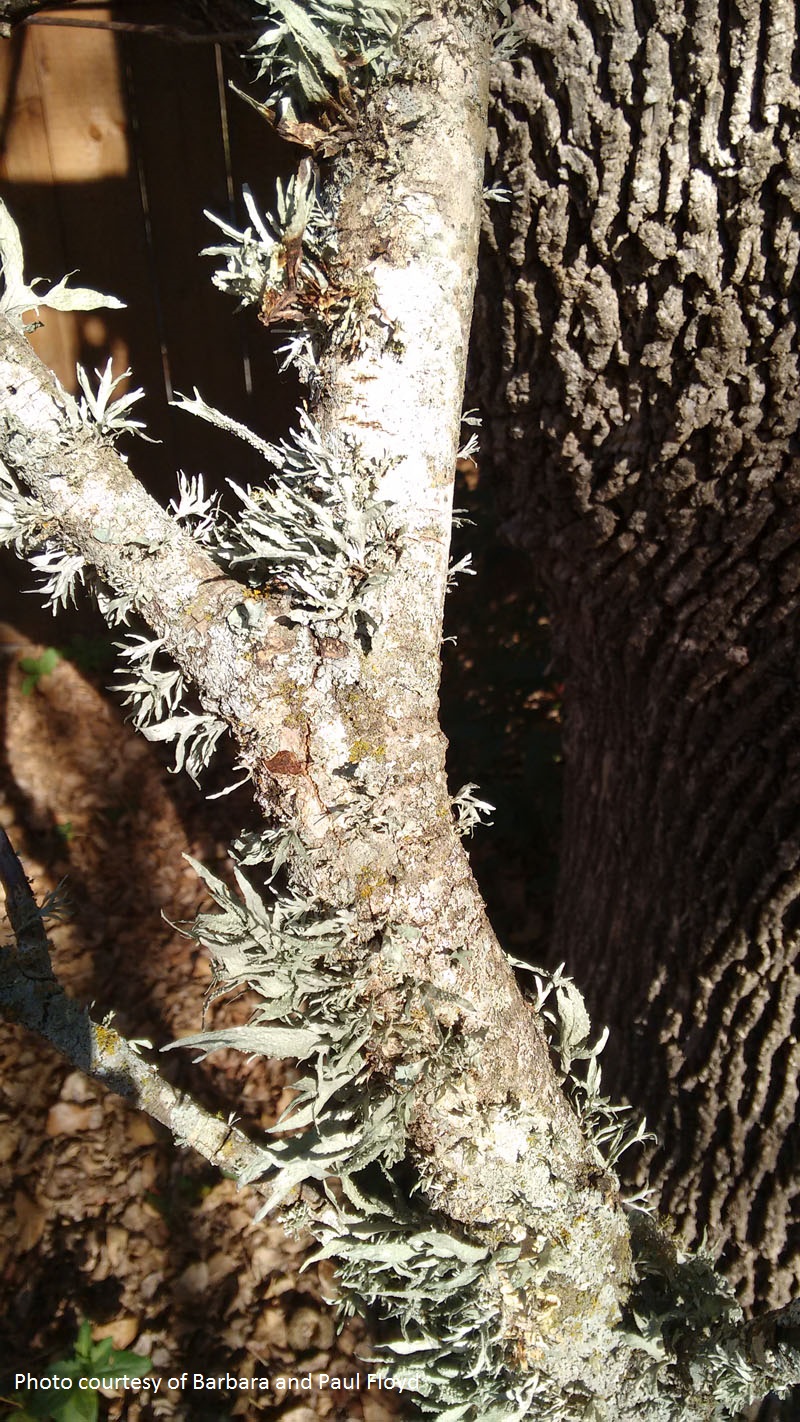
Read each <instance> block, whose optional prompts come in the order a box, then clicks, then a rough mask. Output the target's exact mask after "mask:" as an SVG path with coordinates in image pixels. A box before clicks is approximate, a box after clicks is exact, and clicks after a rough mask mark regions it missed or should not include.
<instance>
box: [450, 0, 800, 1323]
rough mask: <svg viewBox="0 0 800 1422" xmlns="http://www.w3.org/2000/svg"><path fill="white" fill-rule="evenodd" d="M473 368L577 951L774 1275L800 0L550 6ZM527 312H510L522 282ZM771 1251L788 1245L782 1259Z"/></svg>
mask: <svg viewBox="0 0 800 1422" xmlns="http://www.w3.org/2000/svg"><path fill="white" fill-rule="evenodd" d="M518 23H519V24H520V27H521V31H522V34H523V37H524V38H523V45H522V47H521V50H520V51H519V53H518V54H517V55H516V56H515V58H514V60H513V61H512V62H511V63H503V64H502V65H501V66H500V70H499V74H498V77H497V81H496V84H495V100H494V109H493V120H492V123H493V130H492V137H491V140H490V149H489V153H490V177H489V181H491V182H500V183H503V184H504V185H505V186H507V187H508V188H509V189H510V190H511V194H512V196H511V201H510V203H509V204H497V205H492V207H491V210H490V217H489V220H488V221H487V224H486V229H487V230H486V240H485V242H484V250H483V258H482V261H483V270H482V276H481V294H480V295H479V301H478V309H477V319H476V333H477V334H476V337H475V340H474V353H473V372H472V388H473V394H474V396H475V397H476V399H477V400H479V401H480V403H481V404H482V406H483V409H484V412H485V415H486V423H487V428H486V439H485V442H484V444H485V448H484V454H485V455H486V456H487V457H488V460H489V462H490V463H491V465H492V466H493V468H494V470H495V478H496V481H497V485H498V490H499V497H500V501H501V506H502V510H503V514H504V517H505V520H506V528H507V530H508V532H509V534H510V536H511V537H512V538H513V539H514V540H515V541H517V542H519V543H521V544H522V545H523V546H525V547H526V548H528V549H529V550H530V551H531V553H532V554H533V556H534V557H535V560H536V563H537V566H538V568H539V570H540V573H541V577H542V580H543V583H544V585H545V587H546V591H547V596H548V599H549V605H550V610H551V614H552V621H553V628H554V636H555V643H556V648H557V655H558V659H559V664H560V672H561V674H562V676H563V678H564V680H565V684H566V720H565V760H566V805H565V816H564V842H563V855H562V869H561V881H560V891H559V899H558V906H557V914H556V928H555V936H554V942H553V958H554V961H556V962H557V961H560V960H561V959H566V960H567V962H568V964H569V967H570V971H572V972H574V974H575V976H576V978H577V979H578V981H579V982H580V983H581V986H582V988H583V989H585V991H586V992H587V996H588V999H589V1005H590V1008H591V1010H592V1016H593V1018H594V1019H595V1020H596V1021H598V1022H601V1021H605V1022H607V1023H608V1024H609V1026H610V1027H611V1029H612V1035H611V1044H610V1046H609V1049H608V1066H607V1069H606V1074H607V1078H608V1079H607V1082H606V1085H607V1086H608V1087H609V1088H610V1089H611V1090H612V1091H613V1093H615V1094H620V1093H621V1094H623V1095H624V1096H627V1098H628V1099H629V1100H630V1101H631V1102H632V1103H633V1104H634V1105H635V1106H636V1108H637V1109H644V1110H646V1112H647V1116H648V1120H649V1121H650V1123H651V1124H652V1125H653V1126H654V1127H655V1129H656V1130H657V1132H658V1136H659V1139H660V1146H659V1147H658V1149H657V1151H656V1153H655V1155H654V1156H653V1157H652V1159H651V1162H650V1174H651V1177H652V1178H653V1179H656V1180H658V1179H660V1180H661V1181H663V1194H662V1205H663V1207H664V1208H665V1209H667V1210H669V1212H670V1213H671V1214H673V1215H674V1217H675V1218H676V1220H677V1221H679V1222H680V1223H681V1224H682V1227H683V1229H684V1231H685V1233H686V1234H687V1235H689V1236H691V1235H693V1234H698V1233H699V1232H701V1231H702V1230H703V1229H705V1228H706V1227H709V1228H710V1230H711V1231H712V1235H717V1236H720V1235H721V1236H722V1237H723V1238H725V1239H726V1240H727V1245H726V1254H725V1260H726V1263H727V1265H728V1267H729V1272H730V1276H731V1278H732V1279H733V1280H734V1281H735V1283H736V1284H737V1287H738V1288H739V1290H740V1293H741V1296H742V1298H743V1299H744V1300H749V1299H751V1298H752V1297H753V1295H757V1296H758V1298H759V1300H760V1301H764V1300H765V1299H766V1298H771V1299H772V1300H773V1301H774V1302H781V1301H783V1300H785V1298H786V1297H787V1296H788V1294H789V1290H790V1286H791V1284H792V1283H793V1281H794V1276H795V1274H796V1270H797V1234H796V1229H795V1231H794V1235H793V1234H792V1226H793V1223H796V1219H797V1176H796V1168H795V1166H796V1156H797V1143H796V1136H794V1137H793V1134H792V1129H793V1121H794V1117H795V1111H796V1104H797V1094H798V1092H797V1084H796V1083H797V1075H798V1070H797V1069H798V1043H797V1025H796V1014H797V1004H798V988H797V970H796V967H795V960H796V943H797V930H798V925H800V903H799V902H798V884H799V883H800V796H799V795H798V790H799V789H800V784H799V783H798V782H799V781H800V768H799V767H798V753H797V750H796V740H797V724H798V717H799V716H800V713H799V712H798V708H797V697H796V679H797V671H796V665H797V615H798V593H797V585H798V577H799V576H800V559H799V558H798V540H799V539H800V506H799V500H798V488H799V487H800V462H799V461H798V458H797V438H796V434H795V430H796V426H797V422H798V414H799V413H800V371H799V370H798V339H797V324H796V313H797V287H796V284H795V271H796V264H797V256H798V246H799V245H800V237H799V236H798V208H799V207H800V138H799V137H798V124H797V118H796V113H797V109H798V105H799V104H800V88H798V85H797V83H796V81H795V79H794V78H793V77H792V60H793V53H794V51H795V46H796V43H797V36H796V31H795V24H796V19H795V14H794V8H793V7H788V6H786V5H784V4H781V3H780V0H738V3H737V4H735V5H728V4H727V3H726V4H723V5H721V6H717V5H716V4H715V5H710V4H708V3H706V0H698V3H697V4H694V5H692V6H689V7H686V8H684V7H683V6H682V5H677V4H673V3H664V4H660V5H658V6H656V5H655V4H649V3H646V0H633V3H628V0H610V3H609V4H599V3H594V0H591V3H588V4H581V5H578V4H576V3H572V0H544V3H543V4H541V5H537V6H522V7H521V8H520V13H519V21H518ZM499 313H501V319H500V320H498V314H499ZM756 1256H758V1257H759V1258H760V1263H759V1264H758V1267H756V1265H755V1263H754V1260H755V1258H756Z"/></svg>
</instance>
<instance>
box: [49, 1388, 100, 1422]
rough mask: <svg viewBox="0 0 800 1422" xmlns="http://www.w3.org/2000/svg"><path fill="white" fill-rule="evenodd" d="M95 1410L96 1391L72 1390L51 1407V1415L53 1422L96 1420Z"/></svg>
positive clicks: (92, 1421) (93, 1421)
mask: <svg viewBox="0 0 800 1422" xmlns="http://www.w3.org/2000/svg"><path fill="white" fill-rule="evenodd" d="M97 1412H98V1402H97V1393H96V1392H93V1391H91V1392H90V1391H86V1392H75V1391H73V1392H71V1393H70V1394H69V1395H68V1396H67V1397H65V1399H64V1401H63V1402H60V1403H58V1404H57V1405H56V1406H55V1407H54V1408H53V1412H52V1416H53V1422H96V1418H97Z"/></svg>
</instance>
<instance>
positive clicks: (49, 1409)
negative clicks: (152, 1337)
mask: <svg viewBox="0 0 800 1422" xmlns="http://www.w3.org/2000/svg"><path fill="white" fill-rule="evenodd" d="M150 1370H151V1363H150V1359H149V1358H145V1357H143V1356H142V1354H141V1353H131V1352H128V1351H120V1350H118V1349H116V1348H115V1347H114V1345H113V1343H112V1341H111V1339H110V1338H101V1339H100V1340H99V1342H97V1343H94V1342H93V1341H92V1325H91V1323H89V1321H88V1319H84V1320H83V1323H82V1324H81V1326H80V1328H79V1329H78V1336H77V1338H76V1339H75V1344H74V1347H73V1350H72V1354H71V1356H70V1357H68V1358H59V1359H57V1360H56V1361H55V1362H54V1363H50V1364H49V1365H48V1367H46V1368H45V1369H44V1371H43V1373H42V1377H43V1378H52V1379H53V1380H55V1379H59V1380H60V1388H59V1390H58V1391H51V1390H50V1389H49V1388H48V1390H47V1391H45V1392H39V1391H37V1390H36V1389H34V1388H26V1389H24V1390H23V1391H21V1392H15V1393H14V1394H13V1395H12V1398H11V1399H10V1400H11V1402H12V1404H13V1406H12V1410H11V1411H10V1412H8V1413H6V1414H5V1415H6V1416H7V1417H9V1418H12V1417H13V1418H14V1419H15V1422H32V1419H34V1418H36V1419H39V1418H45V1419H47V1418H50V1419H52V1422H95V1418H96V1417H97V1416H98V1410H99V1403H98V1389H97V1380H100V1382H104V1383H105V1382H106V1380H108V1381H110V1379H111V1378H112V1377H113V1378H115V1379H118V1378H141V1377H144V1376H145V1374H147V1373H149V1372H150ZM90 1382H91V1383H92V1386H89V1385H88V1384H89V1383H90ZM81 1384H83V1386H82V1385H81Z"/></svg>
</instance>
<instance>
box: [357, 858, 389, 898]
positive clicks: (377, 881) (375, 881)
mask: <svg viewBox="0 0 800 1422" xmlns="http://www.w3.org/2000/svg"><path fill="white" fill-rule="evenodd" d="M386 883H388V879H387V877H386V874H385V873H384V872H383V871H382V870H377V871H376V870H374V869H372V868H370V866H369V865H368V864H365V865H364V866H363V867H362V868H361V869H359V871H358V873H357V875H356V898H358V899H361V900H362V901H363V900H364V899H368V898H369V897H370V895H371V894H374V893H375V890H376V889H382V888H383V886H384V884H386Z"/></svg>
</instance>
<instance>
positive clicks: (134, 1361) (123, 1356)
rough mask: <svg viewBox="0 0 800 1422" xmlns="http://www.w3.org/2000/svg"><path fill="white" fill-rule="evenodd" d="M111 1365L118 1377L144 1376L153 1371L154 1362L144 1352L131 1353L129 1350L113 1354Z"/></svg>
mask: <svg viewBox="0 0 800 1422" xmlns="http://www.w3.org/2000/svg"><path fill="white" fill-rule="evenodd" d="M109 1367H110V1369H111V1371H112V1372H113V1373H114V1376H115V1377H118V1378H144V1377H146V1376H147V1374H148V1373H151V1372H152V1371H153V1364H152V1362H151V1361H150V1359H149V1358H146V1357H145V1355H144V1354H143V1353H131V1352H128V1351H127V1350H123V1351H121V1352H119V1353H118V1352H117V1351H116V1350H114V1352H112V1354H111V1358H110V1361H109Z"/></svg>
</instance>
